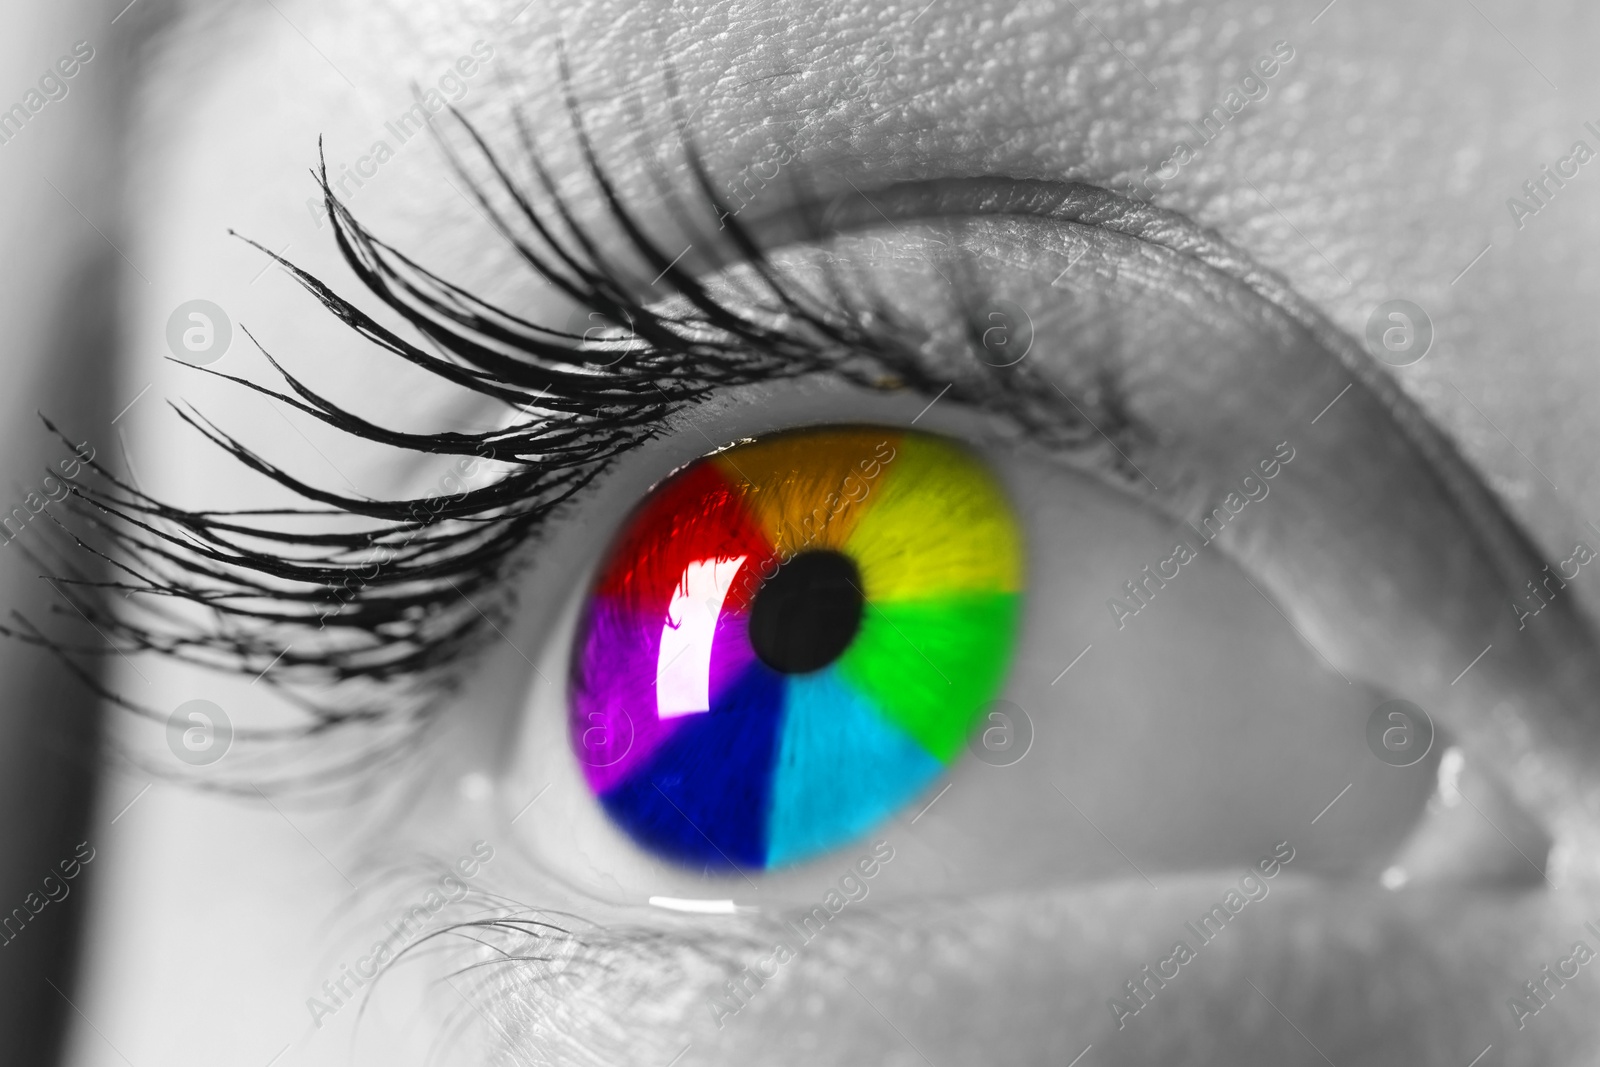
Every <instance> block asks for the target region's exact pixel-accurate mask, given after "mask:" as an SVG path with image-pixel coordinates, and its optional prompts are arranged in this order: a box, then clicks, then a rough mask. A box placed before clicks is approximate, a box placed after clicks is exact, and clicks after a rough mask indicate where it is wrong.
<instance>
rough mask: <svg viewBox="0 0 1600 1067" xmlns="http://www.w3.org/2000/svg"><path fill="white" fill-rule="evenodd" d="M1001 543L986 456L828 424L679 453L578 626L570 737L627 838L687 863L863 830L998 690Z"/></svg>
mask: <svg viewBox="0 0 1600 1067" xmlns="http://www.w3.org/2000/svg"><path fill="white" fill-rule="evenodd" d="M1022 570H1023V561H1022V538H1021V535H1020V532H1019V527H1018V523H1017V520H1016V517H1015V515H1014V514H1013V511H1012V508H1011V504H1010V502H1009V501H1008V500H1007V499H1006V497H1005V495H1004V493H1003V492H1002V490H1001V489H1000V486H999V484H998V483H997V481H996V480H995V477H994V475H993V474H992V472H991V471H990V470H989V468H988V467H987V466H986V465H985V464H984V463H983V462H982V461H981V460H979V459H978V458H977V457H975V456H974V455H972V454H971V453H970V452H968V451H967V450H966V449H964V448H962V447H961V446H959V445H957V444H955V443H954V442H951V441H949V440H946V439H944V438H941V437H936V436H933V435H930V434H923V433H918V432H915V431H904V430H899V429H892V430H891V429H879V428H874V427H842V428H838V427H830V428H817V429H807V430H800V431H793V432H789V433H783V434H777V435H773V436H770V437H766V438H763V439H761V440H758V441H754V442H750V443H747V444H743V445H740V446H738V447H735V448H731V449H728V450H725V451H723V452H719V453H717V454H716V455H713V456H710V457H707V458H705V459H702V460H699V461H698V462H696V463H694V464H693V465H691V466H690V467H688V468H686V469H684V470H683V471H681V472H679V473H678V474H676V475H675V476H673V477H672V478H671V479H669V480H668V481H667V482H665V483H664V484H662V485H661V486H659V487H657V488H656V489H655V490H653V491H652V492H651V494H650V495H649V497H648V498H647V499H645V500H644V501H643V502H642V503H641V505H640V507H639V508H638V509H637V511H636V512H635V513H634V515H633V516H632V518H630V519H629V521H628V522H627V523H626V524H625V526H624V527H623V529H622V530H621V531H620V532H619V534H618V536H617V538H616V540H615V542H614V544H613V546H612V548H611V550H610V552H609V554H608V555H607V557H606V558H605V561H604V563H603V564H602V566H601V568H600V571H599V575H598V578H597V580H596V582H595V586H594V589H593V592H592V593H591V596H590V598H589V601H588V604H587V607H586V611H585V613H584V620H583V623H582V625H581V627H580V631H579V635H578V641H577V646H576V650H575V658H574V662H573V667H572V679H571V702H570V716H571V719H570V732H571V742H572V749H573V752H574V754H575V756H576V758H577V759H578V760H579V762H580V763H581V764H582V766H583V770H584V776H585V779H586V781H587V783H588V785H589V788H590V790H591V791H592V792H593V793H594V795H595V796H596V797H597V798H598V799H599V801H600V804H601V805H602V807H603V808H604V809H605V811H606V812H607V814H608V815H609V816H610V818H611V819H612V820H613V821H614V822H615V823H616V824H617V825H618V826H619V827H621V828H622V829H623V831H624V832H625V833H626V834H627V835H628V836H629V837H630V838H631V839H632V840H633V842H634V843H636V844H637V845H639V846H640V847H641V848H642V849H644V850H646V851H647V852H650V853H652V854H654V855H656V856H658V857H661V858H664V859H667V860H670V861H672V862H674V863H678V864H682V865H686V866H694V867H702V868H705V869H709V870H725V871H731V870H750V869H763V868H768V867H778V866H784V865H787V864H792V863H796V862H799V861H801V860H804V859H807V858H809V857H811V856H814V855H817V854H819V853H821V852H825V851H828V850H830V849H833V848H836V847H839V846H840V845H843V844H846V843H847V842H849V841H850V840H852V839H854V838H856V837H859V836H860V835H862V834H865V833H867V832H869V831H870V830H871V829H872V828H873V827H874V826H875V825H876V824H877V823H878V822H879V821H881V820H882V819H883V818H885V817H887V816H889V815H891V814H893V813H894V812H895V811H897V810H898V809H899V808H900V807H901V806H903V805H904V804H906V803H908V802H909V801H911V800H912V799H913V798H915V797H916V796H917V794H919V793H920V792H921V791H922V790H923V789H924V788H926V787H927V786H928V784H929V783H931V782H932V781H933V780H934V779H935V778H937V777H938V776H939V775H940V774H941V773H942V772H943V771H944V769H945V768H946V767H947V766H948V765H949V764H951V763H952V762H953V761H954V760H955V758H956V757H957V755H958V754H959V753H960V751H961V747H962V744H963V742H964V741H965V740H966V737H967V734H968V733H969V732H970V730H971V729H972V727H973V725H974V723H975V721H976V720H977V719H978V718H979V717H980V713H981V711H982V709H983V707H984V705H985V704H986V703H987V702H988V701H989V700H991V699H992V698H993V697H994V696H995V695H996V693H997V692H998V691H999V689H1000V687H1001V685H1002V684H1003V683H1004V681H1005V675H1006V669H1007V666H1008V664H1009V661H1010V657H1011V652H1012V645H1013V642H1014V637H1015V627H1016V620H1017V617H1018V608H1019V600H1020V594H1021V589H1022V587H1023V586H1022V582H1023V574H1022Z"/></svg>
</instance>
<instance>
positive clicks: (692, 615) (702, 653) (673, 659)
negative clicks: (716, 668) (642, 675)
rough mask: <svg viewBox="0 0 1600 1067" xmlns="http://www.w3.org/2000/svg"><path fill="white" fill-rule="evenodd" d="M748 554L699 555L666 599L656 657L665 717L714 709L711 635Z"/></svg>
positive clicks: (661, 713) (658, 710)
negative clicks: (712, 707)
mask: <svg viewBox="0 0 1600 1067" xmlns="http://www.w3.org/2000/svg"><path fill="white" fill-rule="evenodd" d="M746 558H747V557H745V556H734V557H732V558H731V559H724V558H718V559H701V560H695V561H694V562H693V563H691V564H689V565H688V566H687V567H685V568H684V571H683V577H682V578H680V579H679V580H678V587H677V589H676V590H674V591H673V594H672V602H671V603H670V604H669V605H667V622H666V625H665V626H663V627H662V628H661V651H660V653H659V654H658V656H657V657H656V714H657V715H658V716H659V717H661V718H663V719H671V718H675V717H677V716H680V715H693V714H695V713H697V712H702V711H710V710H711V641H712V639H713V638H714V637H715V636H716V631H717V619H718V617H719V616H721V614H722V602H723V601H724V600H726V599H727V597H728V589H729V588H730V587H731V586H732V585H733V579H734V576H735V575H736V574H738V573H739V568H740V567H742V566H744V561H745V559H746Z"/></svg>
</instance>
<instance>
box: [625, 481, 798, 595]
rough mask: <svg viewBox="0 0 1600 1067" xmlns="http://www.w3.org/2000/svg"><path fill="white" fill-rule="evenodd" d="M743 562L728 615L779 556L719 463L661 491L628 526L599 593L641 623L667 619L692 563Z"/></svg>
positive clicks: (674, 482)
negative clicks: (738, 559)
mask: <svg viewBox="0 0 1600 1067" xmlns="http://www.w3.org/2000/svg"><path fill="white" fill-rule="evenodd" d="M739 556H744V557H745V563H744V566H743V567H741V568H740V569H739V576H738V580H737V581H735V582H734V583H733V586H732V587H731V588H730V589H729V590H728V595H727V599H726V600H725V601H724V603H723V610H724V611H725V612H737V613H743V612H744V611H746V610H747V609H748V607H749V604H750V600H751V598H752V596H753V595H754V591H755V587H756V585H757V584H758V583H757V582H755V581H751V580H749V579H750V578H751V577H752V576H755V575H758V574H759V573H760V571H761V569H762V568H765V569H766V570H768V571H770V570H771V569H772V565H771V564H772V561H773V560H774V559H775V558H776V554H775V552H774V549H773V546H772V544H771V543H770V542H769V541H768V540H767V538H766V536H765V535H764V534H763V533H762V532H761V530H760V528H759V527H758V526H757V525H756V523H755V521H754V520H753V518H752V517H751V515H750V513H749V511H748V509H746V507H745V505H744V501H743V499H742V494H741V492H740V487H738V486H736V485H734V484H733V483H731V482H730V481H729V480H728V479H727V478H726V477H725V476H724V475H723V474H722V472H721V471H719V470H718V469H717V466H716V464H713V463H698V464H696V465H695V466H694V467H692V468H691V469H689V470H687V471H685V472H684V473H682V474H681V475H678V476H677V477H675V478H673V479H672V480H671V481H669V482H668V483H667V484H666V485H664V486H662V487H661V488H660V489H659V490H657V491H656V493H655V494H654V495H653V496H652V497H651V498H650V501H649V503H648V504H647V505H646V506H645V507H644V508H643V509H642V510H641V511H640V513H639V514H638V515H636V516H635V517H634V518H633V520H632V521H631V522H630V523H629V524H628V529H627V533H626V534H624V536H623V540H622V542H621V544H619V545H618V546H617V547H616V549H615V550H614V551H613V552H612V555H611V559H612V565H611V566H610V567H609V568H607V569H606V571H605V573H604V574H602V575H600V581H599V583H598V585H597V587H596V590H595V592H596V593H597V594H598V595H599V596H601V597H604V598H607V599H609V600H611V601H613V603H615V604H617V605H618V606H619V607H625V609H626V610H628V611H629V612H633V613H637V617H639V618H641V619H664V618H666V615H667V608H668V606H669V605H670V604H671V602H672V596H673V592H674V591H675V590H676V589H677V588H678V586H679V583H681V582H682V581H683V579H684V575H685V574H686V573H687V572H688V569H689V566H690V564H693V563H699V562H701V561H704V560H718V559H734V558H737V557H739Z"/></svg>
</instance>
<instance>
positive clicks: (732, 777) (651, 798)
mask: <svg viewBox="0 0 1600 1067" xmlns="http://www.w3.org/2000/svg"><path fill="white" fill-rule="evenodd" d="M783 691H784V677H783V676H782V675H780V674H778V673H777V672H776V671H774V670H772V668H770V667H768V666H766V665H765V664H763V663H760V662H756V663H752V664H751V665H750V667H749V668H747V669H746V670H745V672H744V673H743V674H741V675H740V676H739V678H738V679H737V680H736V681H734V682H733V683H732V684H731V685H729V686H727V687H726V688H725V689H723V690H722V691H721V692H719V693H714V694H713V700H712V706H711V710H710V711H708V712H704V713H701V714H695V715H688V716H685V717H684V718H683V719H682V720H681V725H680V726H679V727H678V728H677V729H676V730H675V731H674V732H673V734H672V736H671V737H670V738H668V739H667V740H666V741H665V742H663V743H662V745H661V747H660V748H658V749H657V750H656V751H655V752H653V753H652V754H651V756H650V759H649V761H648V762H646V763H644V764H643V765H642V766H641V767H640V768H639V770H638V771H636V772H635V773H633V774H630V775H629V776H628V777H627V778H626V779H625V780H624V781H622V782H621V783H619V784H618V785H617V786H616V787H615V788H613V789H610V790H608V791H607V792H605V793H604V794H603V795H602V796H601V798H600V800H601V803H602V804H604V806H605V809H606V811H607V812H609V813H610V815H611V818H612V819H614V820H616V822H617V823H618V824H619V825H620V826H621V827H622V828H623V829H624V830H626V831H627V832H628V834H629V835H631V836H632V837H633V838H634V839H635V840H638V841H640V842H643V843H645V844H647V845H649V846H650V847H651V848H652V849H653V850H654V851H656V852H657V853H658V854H661V855H664V856H666V857H667V858H669V859H672V860H676V861H677V862H679V863H683V864H686V865H692V866H696V867H705V868H708V869H711V870H722V871H731V870H733V869H735V868H739V869H746V868H747V869H754V870H760V869H761V868H763V867H765V866H767V834H766V824H767V811H768V808H769V807H770V799H771V798H770V794H771V788H772V771H771V768H772V761H773V757H774V754H775V750H776V746H777V739H778V727H779V719H780V717H781V715H782V710H783V699H784V693H783Z"/></svg>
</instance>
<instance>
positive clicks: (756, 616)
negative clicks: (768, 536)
mask: <svg viewBox="0 0 1600 1067" xmlns="http://www.w3.org/2000/svg"><path fill="white" fill-rule="evenodd" d="M861 608H862V599H861V574H860V572H859V571H857V570H856V565H855V564H854V563H852V562H851V561H850V560H849V558H847V557H845V556H842V555H840V554H839V553H837V552H802V553H801V554H800V555H798V556H795V557H794V558H792V559H790V560H788V561H787V562H785V563H784V564H783V565H782V566H781V567H779V568H778V572H777V573H776V574H774V575H773V576H772V577H771V578H769V579H768V580H767V582H766V584H765V585H763V586H762V587H761V590H760V592H758V593H757V594H756V599H755V603H754V604H753V605H751V608H750V643H751V644H752V645H754V646H755V650H756V655H757V656H760V657H761V662H763V663H765V664H766V665H767V666H769V667H771V668H772V669H773V670H776V671H782V672H783V673H784V674H805V673H806V672H808V671H815V670H820V669H821V668H823V667H826V666H827V665H828V664H830V663H832V662H833V661H834V660H836V659H838V658H839V655H840V654H841V653H842V652H844V650H845V649H847V648H849V647H850V642H851V641H853V640H855V636H856V631H857V630H858V629H860V628H861Z"/></svg>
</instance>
